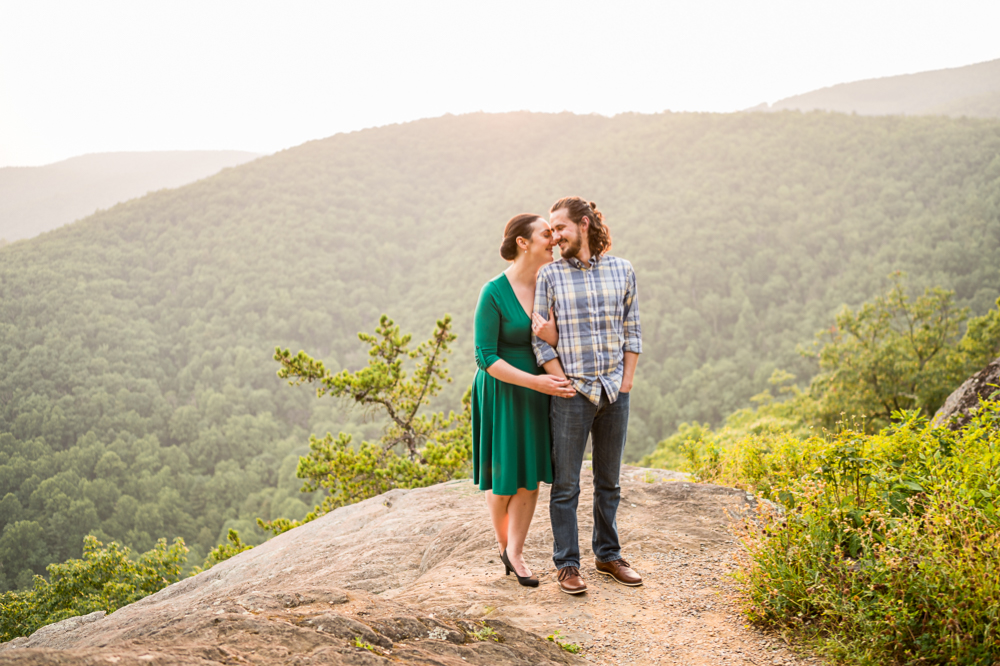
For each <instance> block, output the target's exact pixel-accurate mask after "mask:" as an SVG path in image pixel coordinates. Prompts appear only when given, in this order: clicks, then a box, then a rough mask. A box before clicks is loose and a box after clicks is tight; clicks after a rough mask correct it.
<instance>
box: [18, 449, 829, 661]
mask: <svg viewBox="0 0 1000 666" xmlns="http://www.w3.org/2000/svg"><path fill="white" fill-rule="evenodd" d="M592 479H593V477H592V474H591V473H590V471H589V470H585V471H584V474H583V479H582V483H583V492H582V493H581V496H580V510H579V517H580V537H581V549H580V550H581V554H582V555H583V562H582V565H583V566H582V570H583V575H584V577H585V580H586V581H587V584H588V585H589V588H590V589H589V591H588V592H587V593H586V594H582V595H578V596H571V595H567V594H563V593H562V592H560V591H559V589H558V586H557V584H556V582H555V570H554V567H553V564H552V560H551V555H552V531H551V527H550V524H549V518H548V509H547V507H548V497H549V493H548V486H543V488H542V492H541V497H540V499H539V505H538V509H537V511H536V513H535V521H534V523H533V525H532V530H531V534H530V536H529V540H528V543H527V544H526V549H525V559H526V560H527V562H528V563H529V565H530V566H532V567H533V570H534V572H535V573H536V574H537V575H538V576H539V578H540V579H541V584H540V586H539V587H538V588H535V589H531V588H522V587H520V586H519V585H518V584H517V581H516V580H515V578H514V576H504V575H503V574H504V571H503V565H502V564H501V563H500V561H499V558H498V557H497V555H496V552H495V547H494V539H493V535H492V529H491V528H490V525H489V522H488V516H487V514H486V509H485V505H484V500H483V496H482V493H480V492H478V491H477V490H476V489H475V487H474V486H473V484H472V483H471V482H469V481H453V482H450V483H445V484H441V485H437V486H433V487H430V488H422V489H417V490H395V491H391V492H389V493H386V494H385V495H381V496H379V497H375V498H372V499H370V500H366V501H364V502H361V503H358V504H355V505H352V506H348V507H344V508H341V509H338V510H336V511H334V512H333V513H331V514H328V515H326V516H324V517H322V518H320V519H319V520H316V521H314V522H312V523H309V524H307V525H304V526H302V527H300V528H297V529H295V530H292V531H290V532H287V533H285V534H283V535H281V536H279V537H276V538H274V539H272V540H270V541H268V542H267V543H265V544H262V545H260V546H258V547H256V548H254V549H253V550H249V551H246V552H244V553H241V554H240V555H238V556H236V557H234V558H232V559H230V560H228V561H226V562H223V563H221V564H219V565H217V566H215V567H213V568H212V569H210V570H209V571H206V572H204V573H202V574H199V575H198V576H195V577H193V578H189V579H187V580H184V581H181V582H179V583H176V584H174V585H171V586H170V587H168V588H166V589H164V590H162V591H160V592H158V593H157V594H154V595H152V596H150V597H147V598H145V599H143V600H141V601H139V602H137V603H134V604H132V605H130V606H127V607H125V608H122V609H119V610H118V611H116V612H115V613H112V614H111V615H107V616H101V615H100V614H94V615H93V616H87V617H84V618H71V619H70V620H67V621H65V622H62V623H59V624H56V625H51V626H50V627H45V628H43V629H41V630H39V631H38V632H36V633H35V634H34V635H33V636H31V637H29V638H22V639H17V640H15V641H11V642H10V643H5V644H0V666H2V665H4V664H15V663H17V664H24V663H32V664H53V665H54V664H70V663H72V664H109V663H114V664H118V665H119V666H126V665H131V664H168V663H169V664H204V665H206V666H207V665H209V664H303V665H305V664H358V665H369V664H371V665H376V664H393V663H413V664H442V665H451V664H456V665H457V664H483V665H484V666H487V665H489V666H493V665H495V664H517V665H520V664H526V665H527V664H531V665H539V664H584V663H588V662H589V663H597V664H685V665H692V666H695V665H703V664H704V665H708V664H726V665H727V666H728V665H732V666H740V665H742V664H746V665H747V666H763V665H765V664H767V665H771V664H789V665H791V664H802V665H805V664H815V663H819V660H817V659H815V658H812V657H808V656H805V657H800V656H796V655H795V654H793V653H792V652H791V651H790V650H789V649H788V648H787V646H785V645H784V644H783V643H781V642H780V641H779V640H777V639H776V638H774V637H772V636H768V635H766V634H763V633H761V632H760V631H758V630H756V629H754V628H753V627H748V626H746V623H745V621H744V620H743V619H742V618H741V617H740V615H739V613H738V610H737V608H736V607H735V606H734V605H733V603H732V601H731V600H730V597H731V591H732V585H731V583H730V582H729V579H728V578H727V576H726V574H727V573H729V572H730V571H732V569H733V566H734V563H733V555H734V553H735V552H736V549H737V547H738V546H737V544H736V543H735V540H734V539H733V537H732V536H731V534H730V533H729V525H730V524H731V523H732V521H733V520H734V519H735V518H736V517H737V516H739V515H740V514H741V513H742V512H744V511H747V510H750V506H751V502H750V500H749V498H748V497H747V495H746V494H745V493H743V492H742V491H738V490H733V489H730V488H722V487H719V486H711V485H703V484H695V483H689V482H686V481H683V480H682V479H683V477H682V475H680V474H677V473H675V472H666V471H664V470H647V469H641V468H636V467H626V468H624V470H623V473H622V502H621V507H620V509H619V512H618V526H619V531H620V534H621V541H622V546H623V549H624V553H623V555H624V557H625V559H626V560H628V561H629V562H630V563H631V564H632V566H633V568H635V569H636V570H637V571H639V572H640V573H641V574H642V576H643V577H644V579H645V584H644V585H643V586H642V587H635V588H629V587H625V586H622V585H618V584H617V583H615V582H614V581H612V580H611V579H609V578H607V577H605V576H600V575H598V574H597V573H596V571H595V570H594V563H593V554H592V553H591V550H590V546H589V540H590V533H591V528H592V525H593V512H592V508H593V506H592V498H591V494H592V489H593V484H592ZM557 631H558V632H559V634H558V638H559V640H561V641H562V642H564V643H568V644H576V645H578V646H580V648H582V650H581V652H579V653H578V654H573V653H570V652H568V651H566V650H564V649H562V648H560V647H559V646H557V645H556V644H555V643H554V642H552V641H548V640H545V638H544V637H546V636H548V635H550V634H553V633H555V632H557Z"/></svg>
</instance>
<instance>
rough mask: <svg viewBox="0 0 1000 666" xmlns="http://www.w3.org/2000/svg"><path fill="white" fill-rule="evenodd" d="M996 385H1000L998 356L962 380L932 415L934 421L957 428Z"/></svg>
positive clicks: (995, 389)
mask: <svg viewBox="0 0 1000 666" xmlns="http://www.w3.org/2000/svg"><path fill="white" fill-rule="evenodd" d="M997 385H1000V358H997V359H995V360H994V361H993V362H992V363H990V364H989V365H987V366H986V367H985V368H983V369H982V370H980V371H979V372H977V373H976V374H974V375H972V376H971V377H969V378H968V379H966V380H965V381H964V382H962V385H961V386H959V387H958V388H957V389H955V391H954V392H953V393H952V394H951V395H949V396H948V399H947V400H945V401H944V404H943V405H941V409H939V410H938V411H937V413H936V414H935V415H934V423H935V424H943V423H947V424H948V427H949V428H951V429H952V430H958V429H959V428H961V427H962V426H963V425H965V424H966V423H968V422H969V420H970V419H971V418H972V416H971V412H972V411H973V410H975V409H976V408H977V407H979V401H980V399H986V398H988V397H990V395H992V394H993V393H995V392H996V391H997V390H998V389H997Z"/></svg>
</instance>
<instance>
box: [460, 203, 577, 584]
mask: <svg viewBox="0 0 1000 666" xmlns="http://www.w3.org/2000/svg"><path fill="white" fill-rule="evenodd" d="M552 247H553V243H552V232H551V230H550V229H549V225H548V223H547V222H546V221H545V220H544V219H542V218H541V217H539V216H538V215H529V214H522V215H518V216H516V217H513V218H511V219H510V221H509V222H507V227H506V228H505V229H504V238H503V243H502V244H501V245H500V256H501V257H503V258H504V259H506V260H507V261H509V262H510V266H509V267H508V268H507V270H505V271H504V272H503V273H501V274H500V275H498V276H497V277H495V278H493V279H492V280H490V281H489V282H487V283H486V284H485V285H484V286H483V289H482V292H480V294H479V304H478V305H477V306H476V321H475V338H476V365H477V366H479V370H478V371H477V372H476V378H475V380H474V382H473V384H472V461H473V469H474V473H475V480H476V482H477V483H478V484H479V488H480V489H481V490H485V491H486V506H487V507H488V509H489V512H490V518H491V519H492V521H493V529H494V531H495V532H496V538H497V543H498V545H499V550H500V559H501V560H502V561H503V563H504V567H505V568H506V572H507V574H508V575H509V574H510V572H511V571H513V572H514V573H515V574H516V575H517V581H518V582H519V583H520V584H521V585H524V586H527V587H536V586H537V585H538V579H537V578H534V577H532V575H531V569H530V568H528V565H527V564H525V562H524V556H523V553H522V551H523V548H524V540H525V538H526V537H527V536H528V527H529V526H530V525H531V518H532V516H533V515H534V513H535V503H536V502H537V501H538V483H539V481H544V482H545V483H552V459H551V437H550V433H549V396H550V395H558V396H562V397H565V398H569V397H572V396H573V395H574V394H575V393H576V391H575V390H574V389H573V388H572V387H571V386H570V383H569V380H566V379H560V378H558V377H553V376H551V375H547V374H544V373H543V372H542V370H541V369H540V368H539V367H538V366H537V364H536V363H535V355H534V353H533V352H532V350H531V335H532V327H533V325H532V318H531V312H532V308H533V307H534V300H535V275H536V274H537V273H538V269H539V268H541V267H542V266H544V265H545V264H547V263H549V262H550V261H552ZM534 328H535V331H536V333H537V334H538V335H539V336H540V337H542V339H544V340H546V342H550V344H555V341H556V337H555V323H554V322H553V321H552V318H551V317H550V318H549V322H548V323H546V324H545V325H536V326H535V327H534Z"/></svg>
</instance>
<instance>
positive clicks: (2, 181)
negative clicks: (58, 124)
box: [0, 150, 259, 242]
mask: <svg viewBox="0 0 1000 666" xmlns="http://www.w3.org/2000/svg"><path fill="white" fill-rule="evenodd" d="M256 157H259V156H258V155H257V154H255V153H247V152H243V151H238V150H176V151H162V152H146V153H95V154H91V155H81V156H79V157H74V158H71V159H68V160H63V161H62V162H56V163H55V164H47V165H45V166H40V167H3V168H0V239H3V240H6V241H8V242H9V241H15V240H20V239H22V238H31V237H32V236H37V235H38V234H40V233H42V232H43V231H48V230H50V229H55V228H56V227H61V226H62V225H64V224H67V223H69V222H72V221H74V220H78V219H80V218H82V217H85V216H87V215H90V214H92V213H93V212H94V211H96V210H97V209H99V208H110V207H111V206H114V205H115V204H116V203H120V202H122V201H127V200H128V199H133V198H135V197H139V196H142V195H144V194H146V193H147V192H152V191H154V190H161V189H163V188H165V187H178V186H180V185H186V184H188V183H192V182H194V181H196V180H198V179H199V178H204V177H206V176H211V175H213V174H215V173H218V172H219V170H220V169H224V168H226V167H231V166H236V165H237V164H243V163H244V162H249V161H250V160H252V159H254V158H256Z"/></svg>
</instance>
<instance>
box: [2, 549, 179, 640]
mask: <svg viewBox="0 0 1000 666" xmlns="http://www.w3.org/2000/svg"><path fill="white" fill-rule="evenodd" d="M187 552H188V549H187V547H186V546H185V545H184V540H183V539H181V538H177V539H174V543H173V545H171V546H167V541H166V539H160V540H159V541H158V542H157V543H156V545H155V546H154V547H153V549H152V550H150V551H147V552H145V553H143V554H141V555H139V557H137V558H136V559H135V560H133V559H131V555H132V551H131V550H130V549H129V548H127V547H125V546H122V545H120V544H118V543H115V542H113V541H112V542H111V543H110V544H108V545H107V547H105V546H104V544H102V543H101V542H100V541H98V540H97V538H96V537H93V536H87V537H85V538H84V540H83V559H79V560H67V561H65V562H63V563H62V564H50V565H49V566H48V567H47V570H48V573H49V580H45V579H44V578H42V577H41V576H35V579H34V586H33V587H32V588H31V589H28V590H22V591H18V592H5V593H3V594H0V641H9V640H11V639H13V638H17V637H18V636H28V635H30V634H32V633H34V632H35V630H37V629H38V628H39V627H43V626H45V625H47V624H52V623H53V622H58V621H60V620H65V619H66V618H68V617H74V616H76V615H85V614H87V613H93V612H94V611H100V610H103V611H106V612H108V613H111V612H113V611H115V610H116V609H118V608H121V607H122V606H126V605H128V604H130V603H132V602H134V601H138V600H139V599H142V598H143V597H145V596H147V595H150V594H152V593H154V592H156V591H158V590H162V589H163V588H164V587H166V586H167V585H169V584H170V583H173V582H176V581H177V580H179V579H180V575H181V569H182V568H183V567H184V563H185V562H186V561H187Z"/></svg>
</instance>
